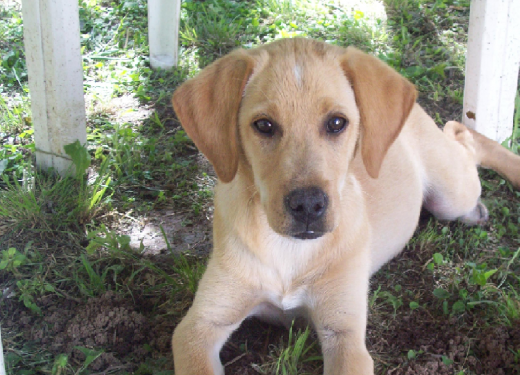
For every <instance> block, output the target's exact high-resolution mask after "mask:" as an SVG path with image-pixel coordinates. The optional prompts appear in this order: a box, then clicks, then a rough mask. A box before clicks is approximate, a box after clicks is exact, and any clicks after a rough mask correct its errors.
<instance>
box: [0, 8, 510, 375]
mask: <svg viewBox="0 0 520 375" xmlns="http://www.w3.org/2000/svg"><path fill="white" fill-rule="evenodd" d="M79 5H80V14H79V17H80V28H81V30H80V31H81V50H82V56H83V68H84V84H85V86H84V87H85V98H86V104H87V125H88V129H87V139H88V142H87V145H86V148H82V147H76V149H75V151H73V152H75V153H76V154H77V160H78V162H77V163H78V164H77V166H78V169H79V170H80V171H82V170H85V171H86V176H84V175H81V176H69V177H56V176H53V175H52V174H47V173H42V172H40V171H38V170H37V169H36V168H35V167H34V147H35V146H34V134H33V130H32V118H31V110H30V99H29V93H28V83H27V70H26V63H25V56H24V50H23V29H22V20H21V11H20V9H21V8H20V1H11V2H9V3H5V2H4V3H1V4H0V142H1V144H0V176H1V180H0V189H1V191H0V323H1V324H2V329H3V331H2V337H3V339H4V348H5V349H6V363H7V371H8V373H9V374H22V373H23V374H39V373H50V374H80V373H84V374H87V373H93V372H94V373H95V372H96V371H98V370H94V367H95V366H96V363H98V362H99V360H100V358H101V357H103V356H104V355H105V354H106V352H107V349H106V348H105V347H103V345H91V346H90V347H86V346H80V347H79V348H77V349H74V350H73V351H72V352H65V351H64V349H63V351H53V350H51V349H50V348H47V347H42V346H41V345H39V344H38V343H37V342H36V341H34V340H33V339H27V338H26V337H24V335H28V331H27V330H26V331H23V332H20V331H18V330H17V327H9V328H5V322H7V319H8V317H10V316H24V317H27V318H24V319H32V321H33V322H36V323H34V324H35V326H34V327H33V328H34V329H36V328H38V327H40V326H39V324H43V323H42V319H43V317H46V314H49V306H48V304H49V303H50V302H49V301H51V302H52V303H57V304H59V305H67V304H68V303H75V304H79V305H80V306H82V304H85V303H88V302H89V301H97V300H96V298H98V299H99V298H102V297H103V296H105V295H106V294H107V293H108V292H110V293H112V292H114V293H115V294H116V295H117V296H120V297H121V298H122V299H124V300H125V301H127V303H128V305H125V306H132V308H135V309H136V312H138V313H139V314H142V315H143V316H145V317H146V318H147V319H148V320H149V321H151V322H155V323H156V324H158V325H159V326H161V327H162V325H161V324H166V323H164V322H163V321H162V320H161V319H164V321H166V322H171V324H172V325H171V326H165V328H164V329H162V331H164V332H166V333H167V335H169V333H170V332H171V330H172V329H173V325H174V324H175V323H176V322H178V321H179V319H180V318H181V317H182V315H183V314H184V312H185V311H186V309H187V308H188V306H189V305H190V303H191V301H192V298H193V295H194V293H195V292H196V289H197V284H198V280H199V279H200V277H201V275H202V273H203V272H204V269H205V262H206V256H205V255H202V256H201V255H200V254H198V253H196V252H194V251H191V250H193V249H195V248H197V244H195V245H194V244H192V243H189V242H183V241H182V238H181V237H182V233H177V232H175V233H174V234H173V235H171V234H169V233H170V232H168V233H167V231H166V225H165V227H164V229H163V228H162V227H160V228H157V236H159V237H161V238H164V242H165V244H166V245H165V247H166V249H165V250H166V252H165V253H164V254H160V255H153V256H151V255H147V251H148V250H149V249H148V248H147V246H145V245H144V243H143V242H141V245H140V246H137V247H135V246H131V238H130V235H129V234H128V233H129V232H131V231H130V230H129V229H128V228H129V227H138V228H141V227H142V226H144V224H145V223H146V222H147V221H148V220H152V221H153V218H154V217H155V216H154V215H157V213H158V212H166V213H168V214H171V215H170V216H165V217H168V218H171V219H172V220H174V219H178V220H179V221H180V222H181V224H180V226H179V227H178V228H181V229H178V228H177V230H180V231H181V232H182V231H183V230H184V231H185V232H189V231H192V232H194V233H195V232H201V231H203V230H204V229H205V228H206V227H207V225H209V222H210V220H211V217H212V203H211V198H212V187H213V185H214V183H215V177H214V175H213V174H212V172H211V168H210V167H208V165H207V164H205V163H204V162H201V160H200V157H199V155H198V153H197V151H196V149H195V147H194V146H193V144H192V142H191V141H190V140H189V138H188V137H187V136H186V134H185V132H184V131H183V130H182V129H181V127H180V124H179V123H178V121H177V119H176V117H175V115H174V113H173V110H172V108H171V105H170V97H171V93H172V92H173V91H174V89H175V88H176V87H177V86H178V85H179V84H180V83H182V82H183V81H184V80H185V79H186V78H188V77H191V76H194V75H195V74H197V72H199V71H200V69H202V68H203V67H205V66H206V65H208V64H209V63H211V62H212V61H213V60H215V59H216V58H218V57H220V56H222V55H224V54H226V53H228V52H229V51H231V50H232V49H233V48H236V47H243V48H253V47H255V46H257V45H261V44H264V43H268V42H270V41H273V40H276V39H279V38H284V37H295V36H306V37H312V38H317V39H321V40H325V41H327V42H329V43H334V44H338V45H342V46H346V45H355V46H357V47H358V48H361V49H362V50H365V51H367V52H369V53H372V54H374V55H376V56H378V57H379V58H381V59H382V60H384V61H386V62H387V63H388V64H390V65H391V66H393V67H394V68H395V69H396V70H398V71H399V72H400V73H401V74H403V75H404V76H406V77H407V78H409V79H410V80H411V81H412V82H413V83H414V84H415V85H416V86H417V88H418V89H419V92H420V98H419V101H420V103H421V104H422V105H423V106H424V107H425V109H426V110H427V112H429V113H430V114H431V115H432V117H433V118H434V119H435V120H436V122H437V123H438V124H439V125H442V124H443V123H444V122H445V121H447V120H451V119H457V118H460V114H461V110H462V108H461V107H462V97H463V72H464V53H465V48H466V47H465V46H466V41H467V40H466V39H467V25H468V17H469V0H402V1H401V0H399V1H398V0H385V1H384V8H380V10H381V12H379V13H378V12H375V13H374V14H376V16H374V15H373V14H372V13H371V12H370V11H368V10H366V9H361V8H359V9H346V8H341V7H339V6H338V5H337V2H335V1H329V0H321V1H306V0H258V1H253V0H247V1H229V0H208V1H195V0H191V1H190V0H186V1H183V3H182V13H181V25H180V47H181V54H180V60H179V66H178V67H177V68H176V69H173V70H171V71H153V70H151V69H150V67H149V64H148V52H149V51H148V45H147V20H146V16H147V15H146V13H147V12H146V1H145V0H80V1H79ZM519 114H520V99H519V100H517V111H516V116H515V123H514V132H513V134H512V136H511V139H510V140H509V142H508V144H507V146H508V147H510V148H511V149H512V150H513V151H514V152H518V150H519V148H520V142H519V140H520V133H519V130H518V123H519V118H520V117H519V116H520V115H519ZM78 146H79V145H78ZM482 176H483V187H484V194H483V199H484V202H485V203H486V205H487V206H488V208H489V210H490V222H489V224H486V225H485V226H483V227H475V228H467V227H465V226H463V225H461V224H458V223H439V222H437V221H436V220H434V219H429V220H428V221H426V222H424V223H422V224H421V227H420V229H419V230H418V231H417V233H416V235H415V236H414V238H413V239H412V241H411V242H410V244H409V245H408V247H407V249H406V250H405V252H404V254H403V255H402V256H400V257H399V258H398V259H397V260H396V261H395V262H392V263H390V264H389V265H388V266H386V267H385V268H384V269H383V270H381V271H380V272H379V273H378V274H377V275H376V276H375V279H374V281H373V290H372V292H371V295H370V299H369V300H370V323H369V334H368V341H369V347H370V348H371V350H373V353H372V354H373V355H374V359H375V362H376V369H377V371H378V373H381V374H382V373H385V372H386V371H389V370H396V369H399V367H403V366H412V365H414V364H420V363H421V361H424V360H427V359H428V358H430V356H431V355H432V353H429V352H428V351H427V350H426V351H425V350H423V349H422V348H421V347H420V345H419V344H417V346H413V345H415V344H414V341H409V343H408V344H403V340H401V341H398V340H394V339H392V337H393V336H392V335H394V334H395V333H396V332H401V331H402V330H403V328H406V327H405V326H404V327H403V326H401V325H400V324H406V323H403V322H415V323H417V324H418V325H419V326H420V324H421V322H422V320H424V319H430V317H431V319H433V320H434V321H435V322H436V323H435V324H438V326H437V331H444V330H447V331H449V329H451V328H450V327H452V323H451V322H453V321H455V322H457V327H458V329H459V330H460V332H464V333H468V332H469V333H468V335H470V336H471V335H473V336H471V338H472V340H470V341H472V342H478V339H479V337H480V335H483V334H484V333H485V332H486V329H489V328H491V329H496V330H502V329H506V327H515V325H518V321H519V318H520V278H519V276H518V275H520V241H519V233H518V231H519V228H520V193H518V192H515V191H513V190H512V188H511V186H510V185H509V184H508V183H507V182H505V181H504V180H502V179H501V178H500V177H498V176H497V175H496V174H494V173H493V172H489V171H485V172H483V173H482ZM164 224H167V223H164ZM207 242H208V241H206V243H207ZM179 252H181V254H180V255H179ZM414 275H415V276H414ZM157 319H159V323H157ZM421 327H422V326H421ZM437 331H434V330H432V331H428V332H425V335H426V336H427V335H428V334H430V335H433V334H435V333H436V332H437ZM49 332H50V331H49ZM313 336H314V335H313V334H312V331H311V330H309V329H307V330H303V331H296V330H294V329H293V330H291V332H290V333H289V336H288V337H287V336H284V338H276V337H275V338H273V337H270V336H269V335H268V336H267V338H264V337H262V338H259V339H258V340H265V342H266V344H265V345H267V344H269V345H270V346H269V347H268V350H264V351H262V349H259V353H260V354H258V355H257V356H256V357H254V358H255V361H256V362H255V363H254V368H255V369H256V371H257V372H259V373H266V374H267V373H276V374H296V373H308V374H318V373H321V371H322V363H321V360H320V354H319V348H318V347H317V345H316V344H315V342H316V340H315V338H314V337H313ZM470 336H468V337H470ZM267 339H269V340H267ZM167 340H169V338H167ZM248 340H249V341H247V340H246V343H247V342H250V341H251V340H252V339H251V338H249V339H248ZM384 340H387V341H388V342H394V343H395V347H389V346H385V344H384ZM152 341H153V340H152ZM152 341H150V342H146V343H144V344H143V346H142V349H143V350H144V351H145V352H146V353H148V355H147V356H145V357H143V359H142V360H140V362H136V361H137V360H135V359H132V358H127V357H123V356H122V357H121V358H120V359H121V361H123V363H131V364H132V366H134V367H133V369H132V370H128V371H127V369H125V368H122V369H120V370H115V371H113V373H121V374H126V373H131V372H133V373H136V374H157V373H163V374H171V373H172V370H171V357H168V356H169V355H170V354H169V349H168V348H167V346H165V345H163V344H160V343H157V342H152ZM252 341H255V340H252ZM468 345H470V344H468ZM239 346H240V345H239ZM469 349H470V347H469V346H468V350H469ZM509 349H510V350H511V351H513V352H514V353H518V350H519V348H512V347H511V348H509ZM509 349H508V350H509ZM103 353H105V354H103ZM244 353H245V354H251V355H252V353H251V352H248V351H247V350H246V351H245V352H244ZM468 353H469V352H468ZM253 354H254V353H253ZM433 354H434V355H437V356H441V358H442V362H443V363H444V365H446V363H448V365H449V366H452V367H451V368H452V369H453V373H457V374H459V373H461V372H462V373H464V374H473V373H474V372H472V371H473V370H472V369H470V368H469V367H468V365H467V363H466V362H464V361H459V360H458V359H456V358H455V360H453V363H450V361H452V360H451V359H450V358H448V356H449V353H441V354H438V353H433ZM468 355H475V356H477V358H478V356H479V355H480V354H479V350H478V348H476V347H471V353H470V354H468ZM98 357H99V358H98ZM96 361H97V362H96ZM161 371H162V372H161Z"/></svg>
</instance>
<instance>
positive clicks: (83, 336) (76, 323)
mask: <svg viewBox="0 0 520 375" xmlns="http://www.w3.org/2000/svg"><path fill="white" fill-rule="evenodd" d="M40 303H41V308H42V312H43V314H42V316H36V315H34V314H31V313H29V312H26V311H21V312H20V315H19V316H18V317H17V318H14V319H13V320H12V321H8V322H7V323H6V327H8V326H18V327H17V328H18V330H19V331H20V332H23V334H24V338H25V339H26V340H27V341H32V342H35V343H37V344H39V345H41V346H43V347H45V348H47V349H48V350H50V351H51V352H53V353H54V354H62V353H64V354H67V355H69V357H70V359H71V360H73V361H76V362H78V363H83V362H84V361H85V358H86V356H85V353H84V352H83V351H82V350H81V349H83V348H85V349H88V350H93V351H95V350H97V349H100V348H102V350H103V353H102V354H101V355H100V356H99V357H98V358H97V359H96V360H95V361H94V362H93V363H92V364H91V365H90V367H89V368H90V369H92V370H94V371H101V370H106V369H107V368H114V367H117V368H124V369H127V370H128V369H132V368H134V365H132V364H136V365H137V364H139V363H141V362H143V361H144V360H145V359H146V358H147V357H150V355H151V353H150V352H155V353H161V354H163V355H168V353H169V352H170V338H171V333H172V331H173V324H174V322H171V321H168V320H167V319H164V318H162V319H161V318H158V317H154V318H153V320H150V319H149V318H148V317H146V316H145V315H144V314H143V313H142V312H140V311H138V309H137V307H139V308H141V309H142V308H143V306H142V305H139V304H134V301H132V300H131V299H128V298H124V297H122V296H121V295H118V294H116V293H114V292H111V291H109V292H106V293H104V294H103V295H102V296H100V297H98V298H91V299H89V300H88V301H87V302H86V303H83V302H81V301H80V300H77V301H75V300H65V301H64V300H63V299H56V298H47V299H42V300H41V301H40ZM144 307H146V306H144Z"/></svg>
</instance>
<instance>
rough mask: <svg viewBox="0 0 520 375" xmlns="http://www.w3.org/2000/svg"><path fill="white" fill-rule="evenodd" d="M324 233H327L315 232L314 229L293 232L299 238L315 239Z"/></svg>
mask: <svg viewBox="0 0 520 375" xmlns="http://www.w3.org/2000/svg"><path fill="white" fill-rule="evenodd" d="M324 234H325V233H324V232H315V231H313V230H306V231H305V232H300V233H296V234H293V237H294V238H297V239H299V240H315V239H316V238H320V237H321V236H323V235H324Z"/></svg>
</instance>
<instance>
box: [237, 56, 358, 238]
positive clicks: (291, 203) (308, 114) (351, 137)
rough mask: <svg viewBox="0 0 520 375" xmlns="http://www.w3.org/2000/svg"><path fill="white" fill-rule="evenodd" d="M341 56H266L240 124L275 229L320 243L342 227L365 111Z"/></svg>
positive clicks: (246, 93)
mask: <svg viewBox="0 0 520 375" xmlns="http://www.w3.org/2000/svg"><path fill="white" fill-rule="evenodd" d="M304 47H306V46H304ZM338 57H339V56H338V55H337V54H335V53H328V54H327V53H322V54H319V51H314V50H310V51H299V50H297V49H296V50H292V51H286V52H285V53H274V52H273V53H270V54H262V55H261V56H260V59H259V63H258V65H259V66H261V69H260V71H258V72H254V73H253V74H252V76H251V77H250V79H249V81H248V83H247V84H246V86H245V89H244V94H243V99H242V102H241V105H240V110H239V116H238V126H239V140H240V145H241V147H242V150H243V154H244V157H245V159H246V160H245V164H247V165H249V166H250V168H251V170H252V175H253V179H254V184H255V186H256V188H257V191H258V194H259V196H260V201H261V204H262V206H263V208H264V211H265V213H266V216H267V219H268V222H269V224H270V226H271V227H272V228H273V229H274V230H275V231H276V232H278V233H280V234H283V235H287V236H291V237H296V238H302V239H312V238H317V237H320V236H321V235H323V234H325V233H327V232H331V231H333V230H334V228H335V227H336V226H337V223H338V221H339V211H340V209H339V207H340V203H341V196H342V194H343V191H344V188H345V184H346V182H347V175H348V174H347V172H348V170H349V163H350V160H351V159H352V156H353V154H354V149H355V147H356V143H357V140H358V133H359V110H358V108H357V106H356V101H355V97H354V91H353V90H352V88H351V86H350V83H349V81H348V80H347V78H346V76H345V73H344V71H343V69H342V68H341V66H340V60H339V58H338ZM262 58H263V59H265V61H264V60H262ZM257 61H258V60H257Z"/></svg>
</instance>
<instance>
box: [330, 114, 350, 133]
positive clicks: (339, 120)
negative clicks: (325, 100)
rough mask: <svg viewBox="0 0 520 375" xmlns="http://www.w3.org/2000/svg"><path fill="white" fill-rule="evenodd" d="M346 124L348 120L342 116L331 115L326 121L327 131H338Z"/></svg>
mask: <svg viewBox="0 0 520 375" xmlns="http://www.w3.org/2000/svg"><path fill="white" fill-rule="evenodd" d="M347 125H348V120H347V119H345V118H343V117H336V116H334V117H331V118H330V119H329V120H328V121H327V133H339V132H340V131H342V130H344V129H345V128H346V127H347Z"/></svg>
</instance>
